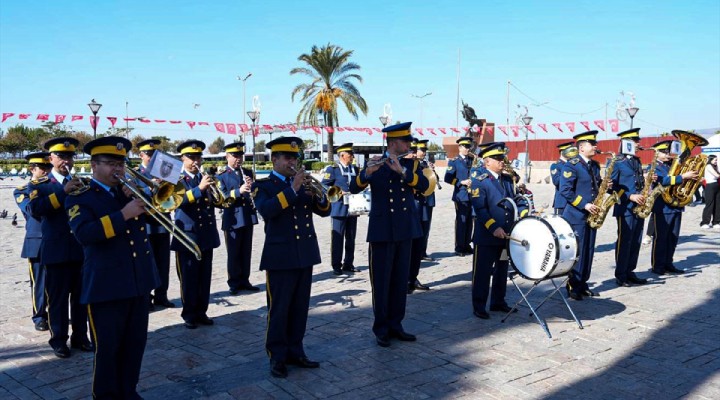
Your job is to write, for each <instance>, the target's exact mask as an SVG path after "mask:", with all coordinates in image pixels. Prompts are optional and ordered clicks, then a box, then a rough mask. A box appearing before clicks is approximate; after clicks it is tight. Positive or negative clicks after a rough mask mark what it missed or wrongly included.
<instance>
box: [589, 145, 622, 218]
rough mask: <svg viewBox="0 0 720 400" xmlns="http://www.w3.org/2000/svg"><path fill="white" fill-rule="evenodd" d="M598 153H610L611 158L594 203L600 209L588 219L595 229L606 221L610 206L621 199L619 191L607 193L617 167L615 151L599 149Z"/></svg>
mask: <svg viewBox="0 0 720 400" xmlns="http://www.w3.org/2000/svg"><path fill="white" fill-rule="evenodd" d="M597 153H598V154H609V155H610V156H611V158H610V164H608V166H607V168H606V169H605V177H604V178H603V180H602V182H601V183H600V187H599V188H598V195H597V197H596V198H595V201H593V204H594V205H596V206H598V207H599V208H600V211H599V212H598V213H597V214H595V215H592V214H590V216H588V219H587V223H588V225H590V227H591V228H593V229H600V227H601V226H602V225H603V222H605V217H607V214H608V211H610V207H612V206H614V205H615V203H617V202H618V200H619V199H618V195H617V193H615V192H613V193H612V194H608V193H607V190H608V188H609V187H610V182H611V181H612V171H613V168H614V167H615V153H613V152H607V153H601V152H599V151H598V152H597Z"/></svg>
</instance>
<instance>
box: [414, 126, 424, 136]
mask: <svg viewBox="0 0 720 400" xmlns="http://www.w3.org/2000/svg"><path fill="white" fill-rule="evenodd" d="M415 132H417V133H418V135H420V136H425V134H423V128H415Z"/></svg>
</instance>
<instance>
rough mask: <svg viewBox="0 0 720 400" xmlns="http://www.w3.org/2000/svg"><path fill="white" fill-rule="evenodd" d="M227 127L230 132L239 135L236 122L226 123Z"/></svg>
mask: <svg viewBox="0 0 720 400" xmlns="http://www.w3.org/2000/svg"><path fill="white" fill-rule="evenodd" d="M225 128H227V133H228V134H230V135H237V130H236V129H235V124H225Z"/></svg>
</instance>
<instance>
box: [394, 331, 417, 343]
mask: <svg viewBox="0 0 720 400" xmlns="http://www.w3.org/2000/svg"><path fill="white" fill-rule="evenodd" d="M390 337H393V338H395V339H397V340H399V341H401V342H414V341H416V340H417V336H415V335H413V334H411V333H407V332H405V331H390Z"/></svg>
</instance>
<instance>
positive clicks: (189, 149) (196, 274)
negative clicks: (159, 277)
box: [170, 140, 220, 329]
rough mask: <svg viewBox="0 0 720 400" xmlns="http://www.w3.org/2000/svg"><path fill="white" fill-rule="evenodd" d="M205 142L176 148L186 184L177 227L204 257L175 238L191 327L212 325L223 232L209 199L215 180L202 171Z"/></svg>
mask: <svg viewBox="0 0 720 400" xmlns="http://www.w3.org/2000/svg"><path fill="white" fill-rule="evenodd" d="M203 150H205V143H203V142H201V141H199V140H188V141H186V142H184V143H181V144H180V145H178V147H177V152H178V153H180V155H181V159H182V162H183V172H182V175H180V183H182V185H183V186H184V187H185V196H183V200H182V203H181V204H180V207H178V208H177V209H175V226H177V227H178V229H181V230H182V231H183V232H185V233H186V234H187V235H188V237H190V239H192V240H193V241H194V242H195V243H196V244H197V245H198V247H199V248H200V251H201V253H202V259H201V260H200V261H198V259H197V258H195V256H194V255H193V253H192V252H190V251H189V250H188V249H187V248H185V247H184V246H183V245H182V244H181V243H180V241H178V240H177V239H176V238H173V240H172V243H171V244H170V249H171V250H174V251H175V258H176V265H177V270H178V276H179V278H180V290H181V298H182V303H183V310H182V313H181V316H182V318H183V321H185V322H184V325H185V327H186V328H188V329H195V328H197V327H198V325H213V324H214V321H213V320H212V319H210V318H208V316H207V309H208V303H209V301H210V280H211V278H212V260H213V249H215V248H216V247H219V246H220V235H219V234H218V230H217V226H216V224H215V208H214V206H213V204H212V201H211V200H212V199H211V198H210V190H209V187H210V185H214V184H215V182H214V180H213V179H212V178H211V177H210V176H209V175H207V174H202V173H201V172H200V166H201V165H202V152H203Z"/></svg>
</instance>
